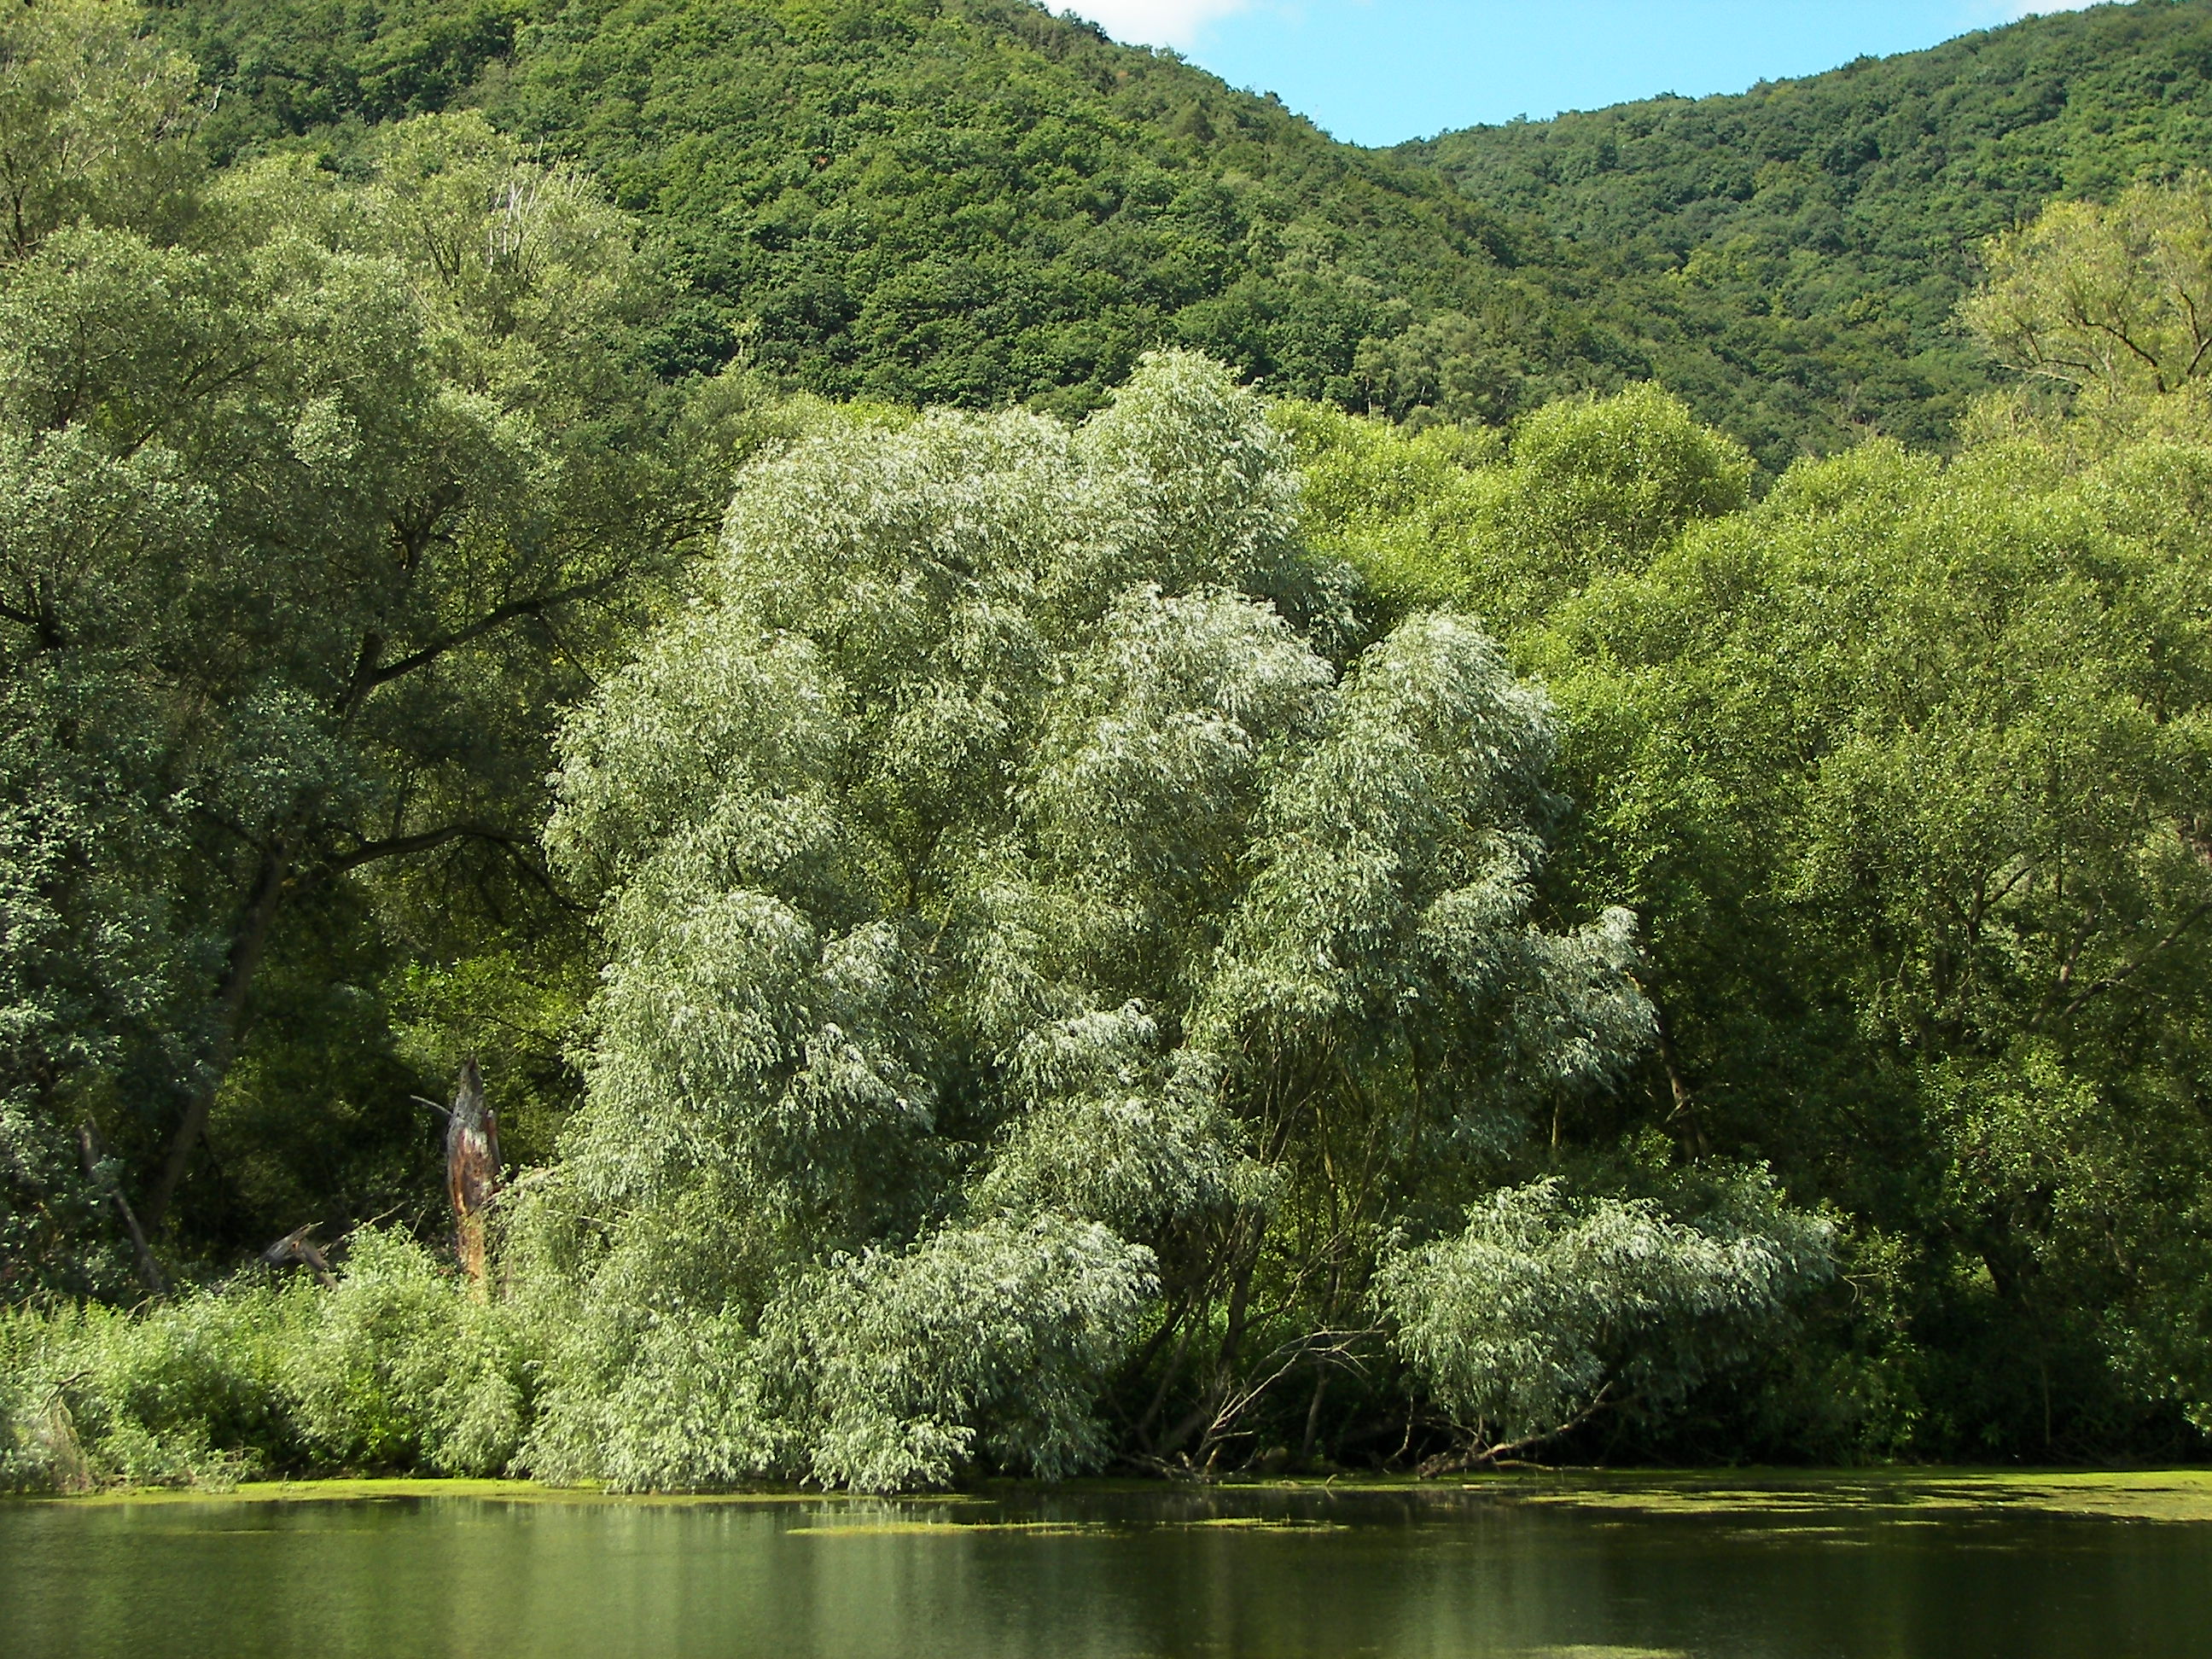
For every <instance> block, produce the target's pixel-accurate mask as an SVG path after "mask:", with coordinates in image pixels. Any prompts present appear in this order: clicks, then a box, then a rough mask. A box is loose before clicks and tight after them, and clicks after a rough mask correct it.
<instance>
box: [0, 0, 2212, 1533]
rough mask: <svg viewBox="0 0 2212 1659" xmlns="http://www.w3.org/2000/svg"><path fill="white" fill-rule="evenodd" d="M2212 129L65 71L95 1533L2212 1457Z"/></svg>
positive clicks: (1877, 68)
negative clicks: (428, 1509)
mask: <svg viewBox="0 0 2212 1659" xmlns="http://www.w3.org/2000/svg"><path fill="white" fill-rule="evenodd" d="M2207 75H2212V6H2208V5H2206V4H2203V3H2185V4H2168V3H2163V0H2145V3H2142V4H2139V5H2136V6H2131V7H2105V8H2100V9H2095V10H2093V11H2091V12H2087V13H2084V14H2079V15H2067V16H2062V17H2057V18H2051V19H2038V20H2031V21H2029V22H2027V23H2024V24H2021V25H2017V26H2015V27H2011V28H2008V29H2004V30H1999V31H1995V32H1992V33H1988V34H1985V35H1978V36H1972V37H1969V38H1967V39H1966V40H1962V41H1960V42H1956V43H1954V44H1953V45H1951V46H1946V47H1943V48H1941V49H1939V50H1938V51H1936V52H1929V53H1921V54H1916V55H1913V56H1911V57H1908V58H1899V59H1893V60H1889V61H1887V62H1885V63H1879V64H1873V63H1869V64H1857V65H1853V66H1851V67H1850V68H1849V69H1847V70H1841V71H1838V72H1837V73H1836V74H1834V75H1831V76H1820V77H1815V78H1814V79H1813V80H1810V81H1807V82H1796V83H1789V84H1785V85H1782V86H1776V87H1766V88H1759V89H1757V90H1755V91H1754V92H1753V93H1751V94H1746V95H1745V96H1743V97H1741V98H1734V99H1714V100H1703V101H1701V102H1697V103H1691V102H1688V101H1686V100H1664V101H1662V102H1659V103H1656V104H1652V105H1642V106H1627V107H1625V108H1623V109H1620V110H1615V111H1607V112H1597V113H1595V114H1591V115H1577V116H1569V117H1564V118H1561V119H1560V120H1559V121H1557V122H1553V123H1547V124H1516V125H1513V126H1510V127H1506V128H1501V129H1490V130H1483V131H1474V132H1469V133H1462V134H1455V135H1449V136H1447V137H1443V138H1441V139H1438V140H1437V141H1434V143H1431V144H1426V145H1420V146H1411V147H1408V148H1407V149H1405V150H1403V151H1401V152H1399V153H1395V154H1378V153H1370V152H1362V151H1358V150H1353V149H1349V148H1347V147H1345V146H1341V145H1338V144H1335V143H1333V142H1332V141H1330V140H1328V138H1327V137H1325V136H1324V135H1322V134H1321V133H1319V132H1318V131H1316V130H1315V129H1313V128H1312V127H1311V126H1310V125H1308V124H1306V123H1304V122H1303V121H1301V120H1299V119H1298V118H1296V117H1295V116H1293V115H1291V113H1290V112H1287V111H1285V110H1283V109H1282V108H1280V107H1279V106H1278V105H1276V104H1274V103H1273V102H1272V101H1271V100H1266V99H1262V98H1255V97H1253V96H1250V95H1248V94H1236V93H1231V92H1230V91H1228V90H1227V89H1225V88H1223V87H1221V86H1220V84H1219V83H1218V82H1214V81H1212V79H1211V78H1210V77H1207V76H1204V75H1202V74H1200V72H1198V71H1196V70H1193V69H1191V68H1190V67H1188V65H1186V64H1182V63H1181V62H1179V61H1178V60H1176V58H1173V57H1172V55H1170V54H1165V53H1157V52H1142V51H1135V50H1132V49H1128V48H1124V47H1121V46H1115V45H1114V44H1112V43H1111V42H1109V41H1108V40H1104V39H1103V37H1102V36H1100V35H1099V34H1098V33H1097V31H1095V30H1094V29H1091V27H1088V26H1086V25H1084V24H1080V23H1078V22H1074V21H1069V20H1066V19H1055V18H1054V17H1051V16H1049V15H1047V14H1045V13H1044V12H1043V11H1042V10H1039V9H1034V8H1031V7H1027V6H1024V5H1020V4H1015V3H997V0H945V3H934V4H933V3H925V0H873V3H860V0H853V3H844V4H836V3H823V4H812V3H806V4H802V3H796V0H794V3H790V4H783V5H774V6H770V5H765V4H757V5H752V6H745V5H739V4H735V3H726V0H667V3H644V0H639V3H633V4H629V5H627V6H613V5H608V4H600V3H582V0H579V3H571V4H567V5H554V4H550V3H549V4H544V5H536V6H533V5H532V4H529V3H526V0H517V3H514V4H511V5H506V6H497V5H494V6H484V7H480V8H477V9H450V8H449V9H443V10H438V9H432V8H430V7H428V6H427V5H426V6H412V5H405V4H402V5H394V6H392V7H388V8H377V7H374V6H339V5H335V4H332V5H320V4H314V3H307V0H295V3H287V4H281V5H248V4H243V3H239V4H231V5H225V4H221V3H206V4H199V3H177V4H169V5H164V6H159V7H155V8H154V9H151V10H148V11H140V10H138V9H135V8H132V7H130V6H127V5H125V4H122V3H119V0H30V3H27V4H25V5H22V6H20V7H15V8H10V9H8V10H7V12H6V13H5V15H4V16H0V207H4V210H5V213H4V221H5V222H4V228H0V489H4V490H5V492H6V495H7V498H8V499H9V502H10V504H11V508H12V510H11V511H10V512H9V513H7V514H6V515H5V517H4V519H0V704H4V708H5V717H4V721H0V1011H4V1012H0V1297H4V1300H5V1304H6V1305H5V1307H4V1308H0V1488H5V1487H54V1486H60V1487H64V1488H75V1487H82V1486H85V1485H88V1484H99V1483H103V1482H120V1481H139V1482H148V1481H152V1482H161V1481H171V1482H221V1481H223V1480H234V1479H235V1478H237V1477H239V1476H240V1474H245V1473H247V1472H250V1471H252V1470H256V1469H275V1470H283V1471H289V1472H303V1473H304V1472H313V1471H327V1470H335V1469H352V1470H383V1469H407V1470H421V1471H426V1472H433V1473H448V1474H459V1473H469V1474H486V1473H498V1472H516V1473H527V1474H535V1475H538V1476H541V1477H544V1478H547V1479H552V1480H596V1481H602V1482H606V1483H610V1484H611V1485H614V1486H622V1487H627V1488H698V1487H711V1486H722V1485H727V1484H731V1483H736V1482H742V1481H745V1480H757V1479H778V1480H805V1481H811V1482H814V1483H817V1484H820V1485H823V1486H848V1487H854V1488H861V1489H869V1490H895V1489H899V1488H903V1487H909V1486H929V1485H942V1484H945V1483H949V1482H953V1481H957V1480H966V1479H971V1478H975V1477H977V1476H979V1475H987V1474H1016V1475H1036V1476H1042V1477H1045V1478H1057V1477H1060V1476H1066V1475H1069V1474H1079V1473H1084V1472H1088V1471H1094V1470H1099V1469H1118V1470H1124V1471H1127V1470H1142V1471H1149V1472H1153V1473H1161V1474H1179V1475H1184V1476H1198V1477H1202V1478H1213V1477H1218V1476H1223V1475H1228V1474H1237V1473H1240V1472H1248V1471H1254V1470H1259V1471H1270V1472H1280V1471H1291V1472H1325V1471H1329V1470H1334V1469H1339V1468H1395V1469H1406V1470H1418V1471H1422V1472H1426V1473H1430V1474H1435V1473H1437V1472H1441V1471H1444V1470H1449V1469H1459V1468H1472V1467H1478V1466H1485V1465H1494V1464H1497V1463H1498V1462H1508V1461H1512V1460H1515V1459H1522V1458H1532V1457H1536V1458H1547V1459H1553V1458H1556V1459H1568V1460H1572V1459H1592V1458H1604V1459H1613V1460H1618V1459H1623V1458H1659V1459H1673V1460H1681V1461H1690V1462H1711V1461H1723V1462H1728V1461H1741V1460H1746V1459H1753V1458H1758V1459H1780V1460H1797V1461H1808V1460H1825V1461H1846V1462H1848V1461H1859V1460H1881V1459H1921V1460H1944V1459H1955V1460H1977V1461H1989V1460H1993V1459H1996V1460H2020V1461H2034V1462H2068V1461H2084V1460H2095V1459H2118V1458H2152V1457H2158V1458H2176V1457H2185V1458H2194V1457H2197V1456H2200V1455H2202V1454H2203V1450H2204V1449H2205V1442H2204V1438H2203V1437H2204V1436H2205V1434H2206V1433H2207V1432H2208V1431H2212V1252H2208V1247H2207V1244H2206V1239H2207V1237H2208V1236H2212V1235H2208V1231H2207V1225H2206V1224H2207V1220H2208V1198H2212V1117H2209V1116H2208V1113H2207V1109H2206V1103H2207V1101H2208V1100H2212V975H2208V973H2207V972H2206V969H2207V967H2208V965H2212V963H2208V958H2207V949H2208V940H2209V939H2212V826H2209V825H2208V823H2207V819H2206V816H2205V808H2204V806H2203V802H2204V801H2205V799H2207V786H2208V783H2212V600H2208V598H2207V595H2208V594H2209V593H2212V586H2208V582H2207V576H2208V574H2212V572H2208V568H2207V567H2208V562H2212V426H2208V424H2207V416H2208V414H2212V408H2209V407H2208V404H2207V401H2206V398H2207V396H2208V392H2207V390H2206V387H2207V382H2208V380H2212V321H2207V320H2206V319H2212V176H2208V174H2206V173H2204V172H2202V171H2199V170H2197V169H2196V168H2195V167H2194V166H2193V165H2192V164H2193V163H2194V162H2195V161H2198V160H2201V159H2203V146H2202V144H2201V143H2197V140H2196V135H2197V132H2198V131H2199V129H2198V128H2197V125H2195V123H2196V122H2197V114H2196V112H2197V109H2198V108H2199V107H2200V106H2203V105H2204V104H2205V100H2207V98H2208V97H2212V89H2208V88H2207V87H2206V85H2205V76H2207ZM457 1212H458V1213H457Z"/></svg>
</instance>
